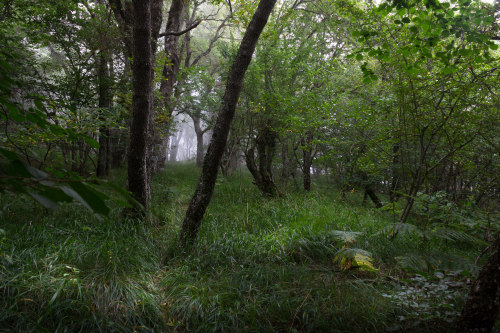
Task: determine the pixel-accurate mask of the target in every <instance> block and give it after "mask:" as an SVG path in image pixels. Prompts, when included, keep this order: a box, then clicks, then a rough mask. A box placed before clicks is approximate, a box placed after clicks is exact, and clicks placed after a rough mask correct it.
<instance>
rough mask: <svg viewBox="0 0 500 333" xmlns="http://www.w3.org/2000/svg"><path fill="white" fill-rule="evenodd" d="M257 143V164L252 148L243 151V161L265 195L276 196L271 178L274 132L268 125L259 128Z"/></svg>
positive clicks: (274, 142)
mask: <svg viewBox="0 0 500 333" xmlns="http://www.w3.org/2000/svg"><path fill="white" fill-rule="evenodd" d="M255 142H256V145H257V157H258V165H257V163H256V161H255V153H254V149H253V148H252V149H249V150H248V151H247V152H246V153H245V162H246V165H247V168H248V170H249V171H250V173H251V174H252V176H253V178H254V184H255V185H256V186H257V188H258V189H259V190H260V192H261V193H262V194H263V195H265V196H270V197H273V196H276V195H277V194H278V189H277V187H276V184H275V183H274V180H273V169H272V162H273V156H274V149H275V146H276V133H275V132H274V131H272V130H271V129H270V128H269V127H268V126H264V127H263V128H261V129H260V131H259V135H258V136H257V139H256V140H255Z"/></svg>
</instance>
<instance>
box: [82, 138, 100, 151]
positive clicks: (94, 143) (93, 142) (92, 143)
mask: <svg viewBox="0 0 500 333" xmlns="http://www.w3.org/2000/svg"><path fill="white" fill-rule="evenodd" d="M83 138H84V139H85V141H87V143H88V144H89V145H90V146H91V147H92V148H95V149H98V148H99V142H97V141H96V140H94V139H92V138H91V137H90V136H88V135H84V136H83Z"/></svg>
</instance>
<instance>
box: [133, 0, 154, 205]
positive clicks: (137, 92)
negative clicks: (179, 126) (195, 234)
mask: <svg viewBox="0 0 500 333" xmlns="http://www.w3.org/2000/svg"><path fill="white" fill-rule="evenodd" d="M133 5H134V13H135V17H134V18H135V19H134V29H133V64H132V88H133V95H132V123H131V125H130V145H129V147H130V148H129V155H128V183H129V190H130V192H132V195H133V196H134V198H135V199H136V200H137V201H138V202H139V203H141V204H142V205H143V207H144V209H146V208H147V205H148V201H149V196H150V186H149V178H148V172H147V144H148V129H149V121H150V112H151V91H152V64H151V59H152V57H151V2H150V0H134V2H133Z"/></svg>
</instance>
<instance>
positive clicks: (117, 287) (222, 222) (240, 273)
mask: <svg viewBox="0 0 500 333" xmlns="http://www.w3.org/2000/svg"><path fill="white" fill-rule="evenodd" d="M197 172H198V171H197V169H196V168H195V167H194V166H192V165H189V164H176V165H170V166H168V168H167V170H166V171H165V172H164V173H163V174H161V175H159V176H157V177H156V179H155V182H154V185H153V186H154V188H153V203H152V208H151V214H150V216H148V219H147V221H146V222H143V223H138V222H137V221H133V220H126V219H124V218H122V217H121V215H120V213H119V212H118V211H114V212H113V213H112V215H111V216H110V218H102V219H99V218H96V217H95V216H92V215H91V214H90V213H88V212H87V211H86V210H85V209H84V208H83V207H79V206H75V205H66V206H64V207H61V208H60V209H59V210H57V211H55V212H48V211H46V210H45V209H42V208H40V207H37V206H35V205H34V204H33V203H32V202H31V201H30V199H28V198H22V197H19V196H16V197H14V196H9V195H3V196H2V197H1V198H0V200H1V207H3V208H2V210H1V215H0V221H1V225H0V228H1V229H2V231H1V233H2V234H1V235H0V237H1V240H0V308H1V310H0V330H2V331H12V332H19V331H47V332H54V331H57V332H64V331H67V332H77V331H81V332H94V331H106V332H107V331H124V332H132V331H137V332H141V331H145V332H153V331H154V332H162V331H167V332H168V331H199V332H208V331H228V332H237V331H252V332H266V331H269V332H271V331H278V332H295V331H300V332H320V331H333V332H376V331H379V332H385V331H410V332H412V331H415V332H425V331H428V332H449V331H453V322H454V320H455V319H456V316H457V315H458V313H459V310H460V308H461V306H462V303H463V299H464V295H465V293H466V292H467V288H468V286H467V284H466V282H467V279H468V274H473V273H474V272H475V270H477V267H476V266H475V265H474V263H473V262H474V259H475V258H476V256H477V255H478V254H479V253H480V251H481V250H482V249H483V248H484V244H482V243H480V242H478V243H474V241H473V239H471V238H467V237H463V238H460V237H448V239H444V240H443V238H439V237H433V236H432V235H431V236H429V237H422V232H419V231H418V232H417V231H415V230H413V231H414V232H412V231H411V230H410V231H408V230H406V231H408V232H402V231H400V232H399V233H398V235H397V236H396V237H394V238H388V237H387V236H388V234H389V232H388V230H391V228H392V226H393V218H392V215H391V212H390V211H387V210H386V211H384V210H375V209H373V208H371V207H369V205H366V206H364V205H362V200H361V196H360V195H359V194H358V193H353V194H350V195H348V196H347V197H346V198H342V197H341V196H340V194H339V193H338V192H337V191H336V190H335V189H334V187H333V185H332V184H328V183H326V182H322V181H319V180H317V182H316V183H315V184H314V187H313V188H314V189H313V191H312V192H311V193H304V192H302V191H300V190H298V189H297V188H295V187H293V184H292V185H291V187H290V188H289V190H288V191H284V195H283V197H280V198H275V199H266V198H262V197H261V196H260V194H259V192H258V190H257V189H256V188H255V187H254V186H253V185H252V184H251V179H250V177H249V176H248V175H247V174H246V173H244V172H243V173H242V172H240V171H238V172H236V173H235V174H234V175H233V176H232V177H229V178H220V179H219V180H218V183H217V186H216V190H215V194H214V198H213V200H212V203H211V204H210V206H209V208H208V210H207V212H206V215H205V219H204V222H203V226H202V230H201V232H200V235H199V238H198V241H197V243H196V244H195V245H194V246H193V247H192V248H188V249H186V248H182V247H181V246H180V244H179V243H178V241H177V237H178V233H179V230H180V225H181V222H182V218H183V214H184V212H185V209H186V207H187V204H188V202H189V199H190V197H191V195H192V193H193V189H194V186H195V184H196V180H197ZM123 178H124V174H123V173H121V174H120V173H116V174H115V175H114V180H115V181H116V182H117V183H122V182H123ZM338 231H344V232H346V233H345V234H346V235H348V236H349V235H351V236H352V238H353V239H351V241H349V242H343V241H341V240H340V239H339V232H338ZM349 232H360V233H359V234H357V233H349ZM340 234H342V233H340ZM450 238H453V239H450ZM452 240H453V242H452ZM346 247H348V248H352V249H358V250H356V251H360V253H364V252H362V250H366V251H369V252H370V254H369V257H370V258H371V259H372V262H373V266H374V268H376V271H375V272H373V271H370V270H359V269H348V270H345V269H343V268H346V260H344V261H342V258H339V256H338V252H339V250H341V249H342V248H346ZM426 258H427V259H426ZM347 259H348V258H347ZM422 263H424V265H423V266H422V265H421V264H422ZM416 273H419V274H416Z"/></svg>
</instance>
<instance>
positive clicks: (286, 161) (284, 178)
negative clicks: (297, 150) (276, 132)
mask: <svg viewBox="0 0 500 333" xmlns="http://www.w3.org/2000/svg"><path fill="white" fill-rule="evenodd" d="M281 162H282V164H283V167H282V169H281V182H282V185H286V184H287V183H288V179H289V178H290V154H289V151H288V140H287V139H286V138H283V140H282V142H281Z"/></svg>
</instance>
